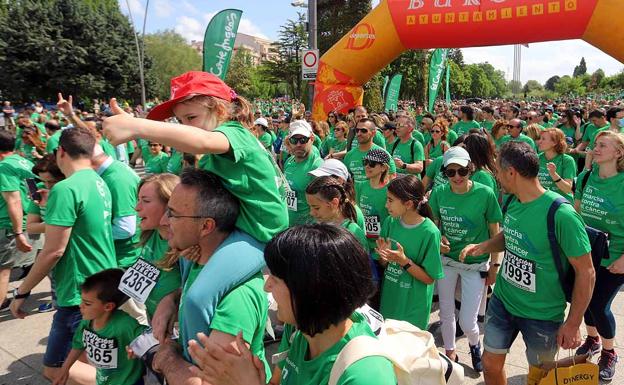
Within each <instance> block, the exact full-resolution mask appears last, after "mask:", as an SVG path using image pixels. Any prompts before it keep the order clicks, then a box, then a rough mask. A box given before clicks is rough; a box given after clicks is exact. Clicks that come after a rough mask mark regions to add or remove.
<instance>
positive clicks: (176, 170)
mask: <svg viewBox="0 0 624 385" xmlns="http://www.w3.org/2000/svg"><path fill="white" fill-rule="evenodd" d="M183 159H184V153H183V152H181V151H178V150H176V149H175V148H172V149H171V156H170V157H169V161H168V162H167V171H166V172H168V173H170V174H175V175H180V173H182V161H183Z"/></svg>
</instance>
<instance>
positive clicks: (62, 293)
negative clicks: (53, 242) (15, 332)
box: [46, 168, 117, 306]
mask: <svg viewBox="0 0 624 385" xmlns="http://www.w3.org/2000/svg"><path fill="white" fill-rule="evenodd" d="M46 209H47V210H46V224H47V225H55V226H63V227H71V228H72V229H71V236H70V237H69V242H68V243H67V247H66V248H65V253H63V256H62V257H61V259H59V261H58V262H57V264H56V266H54V270H53V271H52V276H53V278H54V282H55V283H56V296H57V302H58V305H59V306H77V305H79V304H80V300H81V299H80V285H81V284H82V283H83V282H84V280H85V278H86V277H88V276H90V275H93V274H95V273H97V272H99V271H102V270H104V269H110V268H114V267H117V260H116V259H115V248H114V245H113V233H112V228H111V210H112V202H111V194H110V191H109V190H108V187H107V186H106V182H104V181H103V180H102V178H100V177H99V176H98V175H97V173H96V172H95V171H93V170H92V169H90V168H89V169H82V170H79V171H76V172H75V173H73V174H72V175H71V176H70V177H69V178H67V179H65V180H62V181H60V182H58V183H57V184H55V185H54V187H52V190H50V194H49V198H48V203H47V205H46Z"/></svg>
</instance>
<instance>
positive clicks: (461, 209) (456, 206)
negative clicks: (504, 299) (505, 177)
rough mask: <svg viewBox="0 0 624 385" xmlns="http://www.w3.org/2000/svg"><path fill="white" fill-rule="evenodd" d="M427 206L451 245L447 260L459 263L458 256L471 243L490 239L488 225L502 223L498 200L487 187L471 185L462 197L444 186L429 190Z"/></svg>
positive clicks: (470, 260)
mask: <svg viewBox="0 0 624 385" xmlns="http://www.w3.org/2000/svg"><path fill="white" fill-rule="evenodd" d="M429 204H430V205H431V209H432V210H433V216H434V218H436V219H438V220H439V221H440V227H441V228H442V235H444V236H446V238H447V239H448V241H449V242H450V244H451V250H450V251H449V252H448V253H447V254H446V256H447V257H449V258H453V259H454V260H456V261H459V253H460V252H461V251H462V250H463V249H464V247H466V246H467V245H469V244H471V243H481V242H483V241H486V240H488V239H489V238H490V230H489V227H488V226H489V225H490V224H492V223H500V222H501V221H502V220H503V214H502V213H501V209H500V206H499V205H498V200H497V199H496V196H495V195H494V192H493V191H492V189H491V188H489V187H487V186H485V185H482V184H481V183H478V182H473V184H472V187H471V188H470V190H469V191H468V192H467V193H465V194H456V193H454V192H453V190H452V189H451V185H450V184H447V185H445V186H441V187H440V188H437V189H435V190H433V192H432V193H431V199H429ZM489 258H490V255H489V254H487V253H486V254H483V255H479V256H477V257H467V258H466V260H465V262H464V263H468V264H472V263H481V262H485V261H487V260H488V259H489Z"/></svg>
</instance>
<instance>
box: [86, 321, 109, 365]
mask: <svg viewBox="0 0 624 385" xmlns="http://www.w3.org/2000/svg"><path fill="white" fill-rule="evenodd" d="M82 342H83V344H84V347H85V352H86V353H87V358H88V359H89V361H90V362H91V363H92V364H93V366H95V367H96V368H98V369H117V353H118V347H117V341H115V340H114V339H112V338H102V337H99V336H98V335H97V334H95V333H93V332H92V331H90V330H86V329H85V330H84V331H83V333H82Z"/></svg>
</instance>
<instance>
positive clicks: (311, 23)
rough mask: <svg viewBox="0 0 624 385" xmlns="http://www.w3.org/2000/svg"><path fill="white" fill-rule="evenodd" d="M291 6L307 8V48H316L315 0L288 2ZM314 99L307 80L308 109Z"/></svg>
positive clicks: (312, 89) (312, 86)
mask: <svg viewBox="0 0 624 385" xmlns="http://www.w3.org/2000/svg"><path fill="white" fill-rule="evenodd" d="M290 4H291V5H292V6H293V7H298V8H305V7H306V6H307V8H308V48H310V49H317V48H318V45H317V42H316V35H317V30H318V27H317V25H316V0H308V1H307V2H306V1H304V0H295V1H293V2H292V3H290ZM313 101H314V85H313V84H312V82H308V109H309V110H310V111H311V110H312V103H313Z"/></svg>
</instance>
